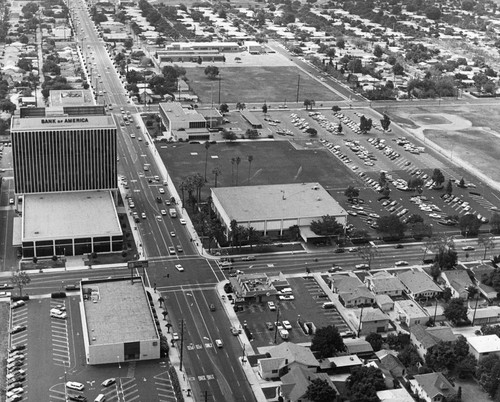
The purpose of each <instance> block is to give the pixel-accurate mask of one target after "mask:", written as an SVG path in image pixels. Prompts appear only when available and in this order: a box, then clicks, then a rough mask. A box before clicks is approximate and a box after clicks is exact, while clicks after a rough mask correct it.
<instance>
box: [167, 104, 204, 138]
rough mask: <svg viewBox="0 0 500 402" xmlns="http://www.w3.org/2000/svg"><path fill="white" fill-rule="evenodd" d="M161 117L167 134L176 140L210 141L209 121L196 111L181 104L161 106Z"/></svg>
mask: <svg viewBox="0 0 500 402" xmlns="http://www.w3.org/2000/svg"><path fill="white" fill-rule="evenodd" d="M159 112H160V117H161V120H162V123H163V125H164V126H165V130H166V131H167V134H168V135H170V136H172V137H173V138H174V139H175V140H184V141H189V140H208V139H210V133H209V131H208V127H209V125H208V123H207V119H206V118H205V117H204V116H203V115H202V114H200V113H198V111H196V110H194V109H186V108H183V107H182V105H181V104H180V103H179V102H166V103H160V105H159Z"/></svg>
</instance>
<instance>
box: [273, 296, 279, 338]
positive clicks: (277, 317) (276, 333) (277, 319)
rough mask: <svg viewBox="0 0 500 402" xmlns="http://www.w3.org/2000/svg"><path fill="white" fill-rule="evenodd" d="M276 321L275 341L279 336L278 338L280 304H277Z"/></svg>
mask: <svg viewBox="0 0 500 402" xmlns="http://www.w3.org/2000/svg"><path fill="white" fill-rule="evenodd" d="M276 310H277V312H276V323H275V328H274V343H276V341H277V338H278V323H279V321H280V306H279V305H277V306H276Z"/></svg>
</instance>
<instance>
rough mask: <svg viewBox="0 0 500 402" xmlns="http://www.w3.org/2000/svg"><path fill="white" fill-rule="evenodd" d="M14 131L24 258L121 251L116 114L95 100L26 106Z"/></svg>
mask: <svg viewBox="0 0 500 402" xmlns="http://www.w3.org/2000/svg"><path fill="white" fill-rule="evenodd" d="M11 137H12V153H13V165H14V182H15V185H14V187H15V193H16V203H17V204H16V206H17V209H18V211H19V212H21V216H20V217H18V218H16V219H15V222H14V236H13V240H14V241H13V243H14V245H15V246H19V247H22V253H23V256H24V257H33V256H37V257H43V256H53V255H63V254H64V255H67V256H69V255H79V254H85V253H91V252H109V251H121V248H122V246H123V244H122V243H123V236H122V230H121V227H120V223H119V221H118V218H117V213H116V206H115V200H116V194H117V166H116V160H117V145H116V141H117V138H116V124H115V122H114V120H113V118H112V116H109V115H106V114H105V112H104V109H103V108H99V107H95V106H94V107H88V106H82V107H79V108H75V107H72V108H65V107H52V108H32V109H31V110H23V109H21V115H20V116H15V117H13V118H12V123H11ZM86 205H88V206H89V208H86ZM104 213H105V216H103V215H104ZM89 221H94V222H95V224H94V225H88V222H89Z"/></svg>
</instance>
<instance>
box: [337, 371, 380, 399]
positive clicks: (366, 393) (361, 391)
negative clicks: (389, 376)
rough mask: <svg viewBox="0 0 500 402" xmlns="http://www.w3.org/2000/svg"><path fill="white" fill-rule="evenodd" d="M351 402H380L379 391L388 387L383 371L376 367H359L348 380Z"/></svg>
mask: <svg viewBox="0 0 500 402" xmlns="http://www.w3.org/2000/svg"><path fill="white" fill-rule="evenodd" d="M346 386H347V389H348V391H349V393H350V398H349V399H350V401H351V402H378V400H379V399H378V397H377V391H381V390H384V389H385V388H386V386H385V381H384V376H383V375H382V371H381V370H380V369H378V368H375V367H366V366H363V367H357V368H355V369H353V370H352V374H351V375H350V376H349V377H348V378H347V381H346Z"/></svg>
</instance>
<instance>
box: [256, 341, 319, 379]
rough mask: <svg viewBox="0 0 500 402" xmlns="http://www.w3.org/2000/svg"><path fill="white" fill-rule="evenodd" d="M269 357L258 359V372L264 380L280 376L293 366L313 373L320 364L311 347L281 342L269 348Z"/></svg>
mask: <svg viewBox="0 0 500 402" xmlns="http://www.w3.org/2000/svg"><path fill="white" fill-rule="evenodd" d="M269 355H270V356H271V357H268V358H263V359H259V360H258V362H257V366H258V372H259V374H260V376H261V377H262V378H263V379H264V380H270V379H276V378H280V377H281V376H282V375H284V374H285V373H286V372H288V371H289V370H290V369H291V368H292V367H294V366H300V367H303V368H305V369H307V370H309V371H311V372H313V373H315V372H316V371H317V370H318V368H319V366H320V364H319V362H318V360H316V358H315V357H314V355H313V353H312V352H311V349H309V348H307V347H305V346H300V345H296V344H295V343H292V342H283V343H280V344H279V345H277V346H274V347H273V348H271V349H270V350H269Z"/></svg>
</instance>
